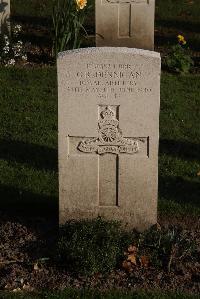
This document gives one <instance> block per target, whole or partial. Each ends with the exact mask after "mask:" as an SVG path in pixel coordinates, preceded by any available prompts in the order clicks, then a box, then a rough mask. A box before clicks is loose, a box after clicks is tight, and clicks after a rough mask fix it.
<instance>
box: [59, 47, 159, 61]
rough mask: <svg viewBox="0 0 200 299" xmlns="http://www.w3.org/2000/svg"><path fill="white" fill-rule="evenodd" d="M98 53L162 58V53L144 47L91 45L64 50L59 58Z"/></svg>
mask: <svg viewBox="0 0 200 299" xmlns="http://www.w3.org/2000/svg"><path fill="white" fill-rule="evenodd" d="M98 53H116V54H120V53H121V54H132V55H139V56H146V57H154V58H160V53H158V52H154V51H149V50H143V49H135V48H126V47H91V48H80V49H75V50H67V51H64V52H60V53H58V58H59V59H62V58H64V57H65V56H67V55H70V54H72V55H73V54H74V55H77V54H80V55H82V54H84V55H85V54H88V55H94V54H98Z"/></svg>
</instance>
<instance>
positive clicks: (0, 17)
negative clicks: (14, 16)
mask: <svg viewBox="0 0 200 299" xmlns="http://www.w3.org/2000/svg"><path fill="white" fill-rule="evenodd" d="M9 19H10V0H0V33H1V32H2V28H3V26H4V25H5V24H7V25H8V27H9V26H10V24H9Z"/></svg>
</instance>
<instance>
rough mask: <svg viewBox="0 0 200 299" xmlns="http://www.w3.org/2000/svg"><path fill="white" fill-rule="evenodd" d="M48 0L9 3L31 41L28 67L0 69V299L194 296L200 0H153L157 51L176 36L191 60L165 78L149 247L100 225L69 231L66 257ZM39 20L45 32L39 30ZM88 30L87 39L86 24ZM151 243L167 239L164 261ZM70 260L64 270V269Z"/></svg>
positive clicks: (199, 208)
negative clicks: (185, 70) (187, 69)
mask: <svg viewBox="0 0 200 299" xmlns="http://www.w3.org/2000/svg"><path fill="white" fill-rule="evenodd" d="M48 2H49V1H43V2H42V3H41V1H38V2H37V1H32V2H30V5H29V8H28V9H29V10H27V6H25V5H24V3H25V2H24V1H22V0H16V1H15V3H14V4H13V8H12V9H13V11H14V12H15V16H14V19H15V20H16V21H17V22H19V21H20V22H22V24H23V25H24V28H25V30H24V31H23V35H24V39H25V40H27V39H28V40H29V39H30V41H31V42H32V45H33V47H32V52H30V53H29V58H30V59H31V60H32V63H31V64H27V65H26V66H16V67H11V68H3V67H1V68H0V85H1V92H0V103H1V109H0V114H1V117H0V119H1V125H0V139H1V146H0V199H1V214H0V216H1V217H0V248H1V251H0V289H1V290H2V293H0V298H45V297H46V298H86V299H87V298H124V299H126V298H127V299H129V298H138V299H139V298H152V299H153V298H161V299H162V298H163V299H168V298H172V299H173V298H177V299H179V298H183V299H184V298H198V294H199V292H200V274H199V273H200V261H199V259H200V257H199V254H200V249H199V246H200V231H199V215H200V204H199V198H200V188H199V187H200V134H199V132H200V125H199V118H200V99H199V88H200V75H199V71H198V66H199V48H200V47H199V46H200V37H199V27H198V26H199V19H198V18H199V16H198V8H199V6H200V4H199V3H198V0H196V1H185V0H182V1H180V5H176V6H173V1H171V0H168V1H161V0H159V1H157V3H158V8H157V21H156V22H157V25H156V30H157V31H156V50H158V51H161V53H164V54H165V48H166V47H167V45H168V43H173V42H174V41H175V39H176V35H177V34H178V33H183V34H184V36H186V39H187V41H188V43H189V45H190V47H191V49H192V51H193V54H194V57H193V59H194V60H195V67H194V68H193V71H192V73H190V74H187V75H176V74H170V73H168V72H166V71H165V70H164V71H163V72H162V80H161V113H160V148H159V202H158V205H159V206H158V213H159V219H158V223H159V225H157V226H156V227H155V228H154V229H153V231H151V232H150V235H149V236H150V240H149V237H148V236H145V235H143V236H141V239H142V238H143V239H144V240H145V242H148V244H146V246H144V244H143V246H141V249H140V250H139V252H137V253H136V252H135V251H134V250H135V249H134V246H137V245H138V243H137V242H138V236H137V234H134V233H130V234H128V235H127V234H126V233H124V232H121V230H120V229H119V228H118V226H117V224H114V223H104V222H102V221H101V220H97V222H94V223H93V224H91V223H87V224H84V223H83V224H81V227H80V226H77V225H75V224H73V225H71V224H68V226H67V228H68V231H69V232H70V233H71V236H73V237H74V236H75V237H74V238H73V239H72V238H71V241H70V243H67V242H66V243H67V246H68V251H67V255H68V258H67V257H66V255H64V254H63V247H62V246H65V244H64V243H62V242H60V243H59V244H60V245H59V246H58V245H57V244H58V238H59V237H58V235H59V233H58V218H57V217H58V169H57V156H58V154H57V84H56V68H55V67H54V66H51V65H49V62H50V64H51V62H52V60H51V58H50V47H49V46H48V45H49V38H48V37H47V34H48V29H47V24H48V22H49V19H48V18H46V17H47V15H49V14H50V10H49V6H48V4H49V3H48ZM19 7H20V10H19ZM46 8H48V9H46ZM169 8H170V9H169ZM38 12H39V13H38ZM44 13H45V15H44ZM25 15H26V17H24V16H25ZM177 16H178V17H177ZM38 21H40V24H41V23H42V24H43V25H42V26H36V23H37V22H38ZM88 28H89V30H91V33H92V29H91V28H92V26H90V25H89V27H88ZM179 29H180V31H181V32H180V31H179ZM87 43H89V44H92V39H91V40H89V42H88V41H87ZM164 54H163V55H164ZM46 63H48V64H47V65H45V64H46ZM172 226H173V227H172ZM60 236H64V233H63V231H61V232H60ZM88 236H90V238H91V242H88V239H89V238H88ZM157 237H159V238H161V239H162V240H167V241H166V242H165V243H164V245H163V246H164V247H163V248H164V251H165V255H164V251H163V248H162V250H161V248H156V249H155V248H153V247H152V244H154V243H153V242H155V240H157V239H156V238H157ZM102 238H104V239H103V240H104V242H105V244H107V245H105V244H104V248H102V247H101V246H100V244H101V241H102ZM61 240H62V239H61V238H60V239H59V241H61ZM92 242H93V244H92ZM61 245H62V246H61ZM130 245H133V248H130ZM172 245H173V246H172ZM154 247H155V246H154ZM98 248H100V249H101V250H102V251H100V252H98ZM175 248H176V250H177V252H176V253H173V251H171V250H172V249H174V250H175ZM124 251H125V252H127V253H126V255H124ZM113 252H114V253H115V255H114V254H113ZM160 255H164V257H163V256H160ZM127 258H130V259H131V261H132V262H131V267H129V266H128V267H127V263H126V262H127ZM70 259H71V260H70ZM95 261H96V262H95ZM161 261H162V263H161ZM70 262H71V269H70V271H69V269H68V268H69V267H66V265H65V263H68V266H70ZM96 269H98V271H95V270H96ZM99 269H100V270H101V271H99ZM104 270H105V271H104ZM108 270H110V271H108ZM87 271H88V273H85V272H87ZM77 272H78V273H79V275H77ZM92 272H94V273H95V274H91V273H92ZM104 272H105V273H104ZM65 287H66V288H67V290H66V291H62V290H63V289H64V288H65ZM72 288H73V289H72ZM113 289H115V291H113ZM13 290H14V291H15V292H13ZM50 290H51V291H54V292H55V293H52V292H51V293H48V291H50ZM57 290H58V291H59V293H57V292H56V291H57ZM141 290H143V291H141ZM144 290H145V293H144ZM8 291H11V292H8ZM26 291H28V292H29V291H30V292H32V293H33V294H31V293H30V294H29V293H26ZM177 291H178V292H180V293H181V294H180V295H178V294H177V293H176V292H177ZM149 292H150V293H149ZM151 292H153V293H151ZM170 292H172V293H170Z"/></svg>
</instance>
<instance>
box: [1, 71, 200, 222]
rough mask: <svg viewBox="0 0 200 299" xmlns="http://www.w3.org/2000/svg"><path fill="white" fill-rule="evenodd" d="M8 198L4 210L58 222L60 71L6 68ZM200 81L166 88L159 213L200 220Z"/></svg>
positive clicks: (179, 80) (174, 82) (179, 81)
mask: <svg viewBox="0 0 200 299" xmlns="http://www.w3.org/2000/svg"><path fill="white" fill-rule="evenodd" d="M0 85H1V93H0V105H1V106H0V111H1V112H0V119H1V120H0V140H1V147H0V198H1V209H3V210H4V211H6V212H8V211H10V212H11V211H13V212H15V213H18V212H20V211H21V212H24V211H26V212H28V211H29V212H30V213H32V214H33V215H35V214H37V215H38V214H41V215H46V214H47V213H48V212H50V213H53V215H54V216H55V215H57V212H56V211H57V207H58V177H57V176H58V175H57V88H56V70H55V68H53V67H45V68H34V69H33V68H30V69H22V68H1V69H0ZM199 88H200V76H198V75H186V76H175V75H170V74H166V73H164V74H163V75H162V82H161V114H160V155H159V211H160V212H161V213H165V214H166V213H169V214H181V215H182V214H194V215H199V213H200V203H199V198H200V188H199V187H200V177H199V176H197V173H198V172H199V171H200V134H199V132H200V123H199V119H200V98H199Z"/></svg>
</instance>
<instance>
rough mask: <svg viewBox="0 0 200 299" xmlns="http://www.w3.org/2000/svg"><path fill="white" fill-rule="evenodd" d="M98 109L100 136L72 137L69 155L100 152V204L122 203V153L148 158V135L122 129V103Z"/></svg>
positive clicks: (117, 204) (98, 154)
mask: <svg viewBox="0 0 200 299" xmlns="http://www.w3.org/2000/svg"><path fill="white" fill-rule="evenodd" d="M98 110H99V111H98V114H99V120H98V137H97V138H96V137H75V136H69V144H70V146H69V148H70V149H71V152H70V153H69V155H73V154H75V155H77V154H78V155H82V154H87V155H90V154H93V155H94V154H96V155H97V159H98V172H99V175H98V178H99V182H98V188H99V206H119V205H120V202H119V197H118V186H119V163H120V155H122V154H126V155H129V156H133V155H135V154H138V155H140V156H141V155H142V156H145V157H147V156H148V137H129V138H127V137H123V135H122V131H121V130H120V128H119V106H107V105H100V106H99V107H98ZM108 190H109V191H108Z"/></svg>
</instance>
